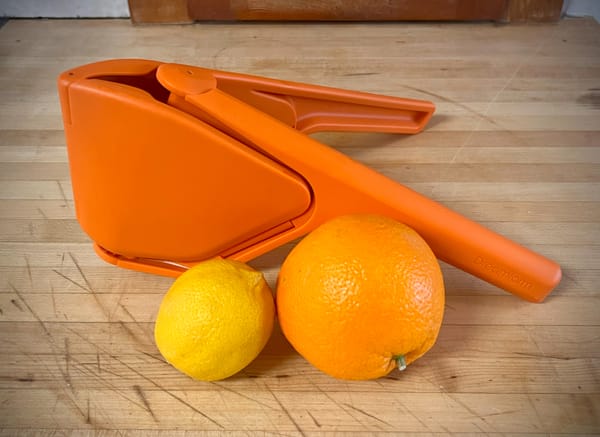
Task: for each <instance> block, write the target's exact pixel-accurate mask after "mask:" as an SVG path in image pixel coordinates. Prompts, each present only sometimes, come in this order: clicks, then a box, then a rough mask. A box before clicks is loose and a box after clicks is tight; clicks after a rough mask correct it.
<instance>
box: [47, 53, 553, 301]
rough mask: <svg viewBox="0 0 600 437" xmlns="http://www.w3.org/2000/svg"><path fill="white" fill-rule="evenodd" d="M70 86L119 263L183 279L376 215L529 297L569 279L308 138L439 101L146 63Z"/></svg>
mask: <svg viewBox="0 0 600 437" xmlns="http://www.w3.org/2000/svg"><path fill="white" fill-rule="evenodd" d="M58 87H59V92H60V99H61V105H62V110H63V119H64V126H65V132H66V138H67V145H68V153H69V161H70V166H71V177H72V182H73V191H74V198H75V206H76V212H77V217H78V219H79V221H80V223H81V226H82V228H83V229H84V230H85V231H86V232H87V233H88V234H89V235H90V237H91V238H92V239H93V240H94V242H95V247H96V250H97V252H98V254H99V255H100V256H101V257H102V258H104V259H105V260H107V261H109V262H111V263H114V264H117V265H120V266H124V267H128V268H133V269H136V270H142V271H147V272H152V273H159V274H167V275H178V274H180V273H181V272H182V271H183V270H184V269H185V268H187V267H189V266H191V265H193V264H194V263H196V262H199V261H201V260H204V259H207V258H210V257H213V256H217V255H219V256H223V257H231V258H234V259H238V260H241V261H247V260H250V259H252V258H254V257H256V256H258V255H260V254H263V253H265V252H267V251H269V250H271V249H273V248H275V247H277V246H280V245H281V244H283V243H285V242H288V241H290V240H293V239H295V238H297V237H299V236H301V235H303V234H306V233H307V232H309V231H310V230H312V229H313V228H315V227H317V226H318V225H319V224H321V223H322V222H324V221H325V220H327V219H329V218H332V217H334V216H337V215H341V214H347V213H358V212H369V213H380V214H385V215H388V216H391V217H394V218H396V219H397V220H399V221H401V222H404V223H406V224H407V225H409V226H411V227H413V228H414V229H416V230H417V231H418V232H419V233H420V234H421V235H422V236H423V238H425V240H426V241H427V242H428V243H429V245H430V246H431V247H432V249H433V251H434V252H435V254H436V255H437V256H438V257H439V258H440V259H441V260H443V261H446V262H448V263H450V264H452V265H454V266H457V267H459V268H460V269H463V270H465V271H467V272H470V273H472V274H474V275H476V276H478V277H480V278H482V279H484V280H486V281H489V282H491V283H493V284H495V285H497V286H499V287H501V288H504V289H506V290H507V291H509V292H512V293H514V294H516V295H518V296H520V297H522V298H524V299H527V300H530V301H536V302H539V301H542V300H543V299H544V297H545V296H546V295H547V294H548V293H549V292H550V291H551V290H552V289H553V288H554V287H555V286H556V285H557V284H558V282H559V280H560V276H561V271H560V267H559V266H558V265H557V264H556V263H554V262H553V261H550V260H549V259H547V258H544V257H543V256H541V255H538V254H536V253H534V252H532V251H530V250H528V249H526V248H524V247H522V246H520V245H518V244H516V243H514V242H512V241H509V240H507V239H506V238H504V237H502V236H500V235H498V234H495V233H493V232H491V231H490V230H488V229H486V228H484V227H482V226H480V225H478V224H476V223H474V222H472V221H470V220H468V219H467V218H465V217H463V216H461V215H459V214H457V213H455V212H453V211H451V210H449V209H447V208H445V207H443V206H442V205H440V204H438V203H436V202H434V201H432V200H430V199H428V198H426V197H424V196H421V195H420V194H418V193H416V192H415V191H412V190H411V189H409V188H407V187H405V186H403V185H400V184H398V183H396V182H394V181H393V180H391V179H388V178H386V177H384V176H382V175H381V174H379V173H377V172H375V171H373V170H371V169H369V168H367V167H365V166H364V165H361V164H360V163H357V162H355V161H353V160H351V159H350V158H348V157H346V156H345V155H343V154H341V153H339V152H337V151H335V150H334V149H331V148H329V147H327V146H325V145H323V144H321V143H319V142H318V141H315V140H314V139H312V138H311V137H309V136H308V135H306V133H307V132H315V131H320V130H349V131H384V132H398V133H417V132H419V131H421V130H422V129H423V128H424V126H425V124H426V123H427V121H428V120H429V118H430V117H431V115H432V114H433V111H434V106H433V104H432V103H430V102H425V101H419V100H410V99H402V98H394V97H387V96H380V95H373V94H367V93H359V92H352V91H346V90H341V89H335V88H327V87H321V86H315V85H308V84H301V83H292V82H285V81H280V80H274V79H267V78H262V77H255V76H248V75H242V74H236V73H229V72H224V71H216V70H210V69H205V68H197V67H191V66H186V65H178V64H168V63H161V62H155V61H146V60H112V61H105V62H99V63H95V64H89V65H85V66H82V67H78V68H75V69H72V70H69V71H66V72H64V73H63V74H61V75H60V77H59V80H58ZM341 238H344V237H341ZM346 238H352V236H351V235H348V236H347V237H346Z"/></svg>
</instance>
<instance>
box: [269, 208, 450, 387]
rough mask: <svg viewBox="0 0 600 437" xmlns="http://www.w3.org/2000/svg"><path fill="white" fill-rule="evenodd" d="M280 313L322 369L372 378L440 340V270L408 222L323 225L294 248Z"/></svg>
mask: <svg viewBox="0 0 600 437" xmlns="http://www.w3.org/2000/svg"><path fill="white" fill-rule="evenodd" d="M276 304H277V312H278V316H279V322H280V325H281V328H282V331H283V333H284V335H285V337H286V338H287V339H288V341H289V342H290V343H291V344H292V346H293V347H294V348H295V349H296V350H297V351H298V352H299V353H300V354H301V355H302V356H303V357H304V358H305V359H306V360H307V361H309V362H310V363H312V364H313V365H314V366H315V367H317V368H318V369H320V370H322V371H323V372H325V373H327V374H329V375H331V376H333V377H336V378H341V379H374V378H378V377H381V376H384V375H386V374H388V373H389V372H390V371H391V370H393V369H394V368H396V367H398V368H400V370H404V368H405V367H406V365H408V364H410V363H411V362H413V361H414V360H416V359H417V358H419V357H421V356H422V355H423V354H424V353H425V352H427V351H428V350H429V349H430V348H431V347H432V346H433V344H434V343H435V340H436V338H437V335H438V332H439V330H440V326H441V324H442V318H443V313H444V283H443V278H442V272H441V270H440V266H439V264H438V261H437V259H436V258H435V256H434V254H433V252H432V251H431V249H430V248H429V246H428V245H427V243H426V242H425V241H424V240H423V239H422V238H421V237H420V236H419V235H418V234H417V232H415V231H414V230H413V229H411V228H409V227H408V226H406V225H404V224H402V223H399V222H397V221H395V220H393V219H391V218H387V217H383V216H378V215H347V216H341V217H337V218H334V219H333V220H330V221H329V222H327V223H325V224H323V225H321V226H320V227H318V228H317V229H315V230H314V231H313V232H311V233H310V234H309V235H307V236H306V237H305V238H304V239H303V240H301V241H300V242H299V243H298V244H297V245H296V246H295V247H294V249H292V251H291V252H290V254H289V255H288V256H287V258H286V259H285V261H284V262H283V265H282V267H281V270H280V273H279V277H278V280H277V294H276Z"/></svg>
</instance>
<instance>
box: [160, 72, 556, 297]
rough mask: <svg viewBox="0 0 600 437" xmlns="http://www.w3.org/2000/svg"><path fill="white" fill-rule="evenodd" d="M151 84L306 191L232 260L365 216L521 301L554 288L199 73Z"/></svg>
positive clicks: (467, 230) (549, 276)
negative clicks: (272, 228)
mask: <svg viewBox="0 0 600 437" xmlns="http://www.w3.org/2000/svg"><path fill="white" fill-rule="evenodd" d="M157 77H158V79H159V81H161V83H162V84H163V85H164V86H165V87H166V88H168V89H169V90H170V91H171V93H172V96H171V98H170V99H169V102H170V103H171V104H172V105H174V106H176V107H181V108H182V109H184V110H185V111H186V112H190V113H192V114H194V115H197V116H200V117H206V116H208V118H209V119H212V120H216V121H218V123H219V124H220V125H225V126H227V127H228V130H231V131H233V132H236V135H237V137H238V138H241V139H242V140H243V141H244V142H246V143H249V144H254V145H257V146H258V147H260V148H261V149H262V150H264V151H265V152H268V154H269V155H270V156H272V157H273V158H274V159H275V160H277V161H278V162H281V163H284V164H285V165H286V166H288V167H289V168H292V169H294V170H295V171H296V172H298V173H299V174H300V175H302V177H304V178H305V179H306V181H307V183H308V184H309V185H310V189H311V190H312V192H313V202H312V204H311V207H310V208H309V210H308V211H306V212H305V213H304V214H302V215H300V216H299V217H297V218H295V219H294V220H293V223H294V228H293V229H291V230H289V231H287V232H284V233H282V234H278V235H275V236H273V237H271V238H269V239H266V240H264V241H261V242H258V243H256V244H253V245H252V246H250V247H245V248H243V249H241V250H240V251H239V252H238V253H234V254H231V256H232V257H234V258H237V259H240V260H248V259H251V258H253V257H255V256H258V255H260V254H262V253H265V252H267V251H269V250H271V249H273V248H275V247H277V246H279V245H281V244H283V243H284V242H287V241H290V240H292V239H294V238H296V237H299V236H301V235H303V234H305V233H307V232H308V231H310V230H311V229H313V228H315V227H316V226H318V225H319V224H320V223H322V222H323V221H325V220H327V219H329V218H332V217H334V216H337V215H340V214H345V213H357V212H370V213H381V214H386V215H389V216H391V217H394V218H396V219H397V220H399V221H401V222H404V223H406V224H407V225H409V226H411V227H413V228H414V229H415V230H417V232H419V233H420V234H421V235H422V236H423V238H424V239H425V240H426V241H427V242H428V244H429V245H430V246H431V248H432V250H433V251H434V253H435V254H436V256H438V257H439V258H440V259H441V260H443V261H446V262H448V263H449V264H452V265H454V266H456V267H458V268H460V269H462V270H465V271H467V272H469V273H472V274H474V275H475V276H478V277H480V278H482V279H484V280H486V281H488V282H490V283H492V284H495V285H497V286H499V287H501V288H503V289H505V290H507V291H509V292H511V293H514V294H515V295H517V296H520V297H521V298H523V299H526V300H529V301H533V302H540V301H542V300H543V299H544V298H545V297H546V296H547V295H548V293H550V291H551V290H552V289H553V288H554V287H555V286H556V285H557V284H558V282H559V281H560V278H561V270H560V266H559V265H558V264H556V263H555V262H553V261H551V260H549V259H547V258H545V257H543V256H542V255H539V254H537V253H535V252H532V251H531V250H529V249H527V248H525V247H523V246H520V245H518V244H517V243H515V242H512V241H510V240H508V239H506V238H504V237H502V236H500V235H498V234H496V233H494V232H492V231H490V230H489V229H487V228H485V227H483V226H481V225H479V224H477V223H475V222H473V221H471V220H469V219H467V218H465V217H463V216H461V215H459V214H457V213H456V212H453V211H451V210H449V209H447V208H446V207H444V206H442V205H440V204H439V203H436V202H435V201H433V200H430V199H428V198H426V197H424V196H422V195H420V194H418V193H416V192H415V191H413V190H411V189H409V188H407V187H405V186H402V185H400V184H398V183H396V182H394V181H393V180H391V179H388V178H386V177H385V176H383V175H381V174H379V173H377V172H375V171H373V170H371V169H369V168H368V167H365V166H363V165H362V164H360V163H357V162H356V161H353V160H351V159H350V158H348V157H346V156H345V155H343V154H341V153H339V152H337V151H335V150H333V149H331V148H329V147H327V146H325V145H323V144H321V143H319V142H317V141H315V140H313V139H311V138H310V137H308V136H306V135H303V134H302V133H300V132H298V131H297V130H295V129H293V128H291V127H290V126H288V125H287V124H285V123H282V122H281V121H279V120H276V119H275V118H273V117H271V116H269V115H268V114H266V113H264V112H262V111H259V110H257V109H255V108H253V107H252V106H249V105H247V104H245V103H243V102H241V101H240V100H238V99H236V98H235V97H232V96H231V95H229V94H228V93H225V92H223V91H221V90H220V89H218V88H217V79H215V77H214V75H211V74H210V73H208V72H207V71H206V70H203V69H198V70H195V69H186V70H185V72H184V71H183V70H182V69H181V68H180V67H179V66H174V65H168V64H165V65H162V66H161V67H159V69H158V71H157ZM191 107H193V108H196V109H195V111H193V110H192V108H191ZM348 238H352V237H351V236H348Z"/></svg>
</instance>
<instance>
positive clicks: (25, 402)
mask: <svg viewBox="0 0 600 437" xmlns="http://www.w3.org/2000/svg"><path fill="white" fill-rule="evenodd" d="M122 57H142V58H150V59H157V60H162V61H172V62H180V63H186V64H192V65H200V66H207V67H210V68H218V69H225V70H233V71H239V72H244V73H250V74H257V75H265V76H272V77H278V78H282V79H287V80H293V81H304V82H314V83H318V84H322V85H329V86H335V87H342V88H350V89H356V90H362V91H371V92H377V93H382V94H389V95H397V96H403V97H414V98H422V99H428V100H432V101H433V102H434V103H435V104H436V105H437V111H436V114H435V115H434V117H433V119H432V121H431V123H430V124H429V126H428V128H427V130H426V131H425V132H423V133H421V134H419V135H415V136H401V135H389V134H344V133H336V134H321V135H318V139H320V140H322V141H324V142H326V143H328V144H330V145H331V146H333V147H335V148H337V149H339V150H341V151H342V152H344V153H346V154H348V155H349V156H351V157H353V158H354V159H356V160H359V161H361V162H363V163H365V164H366V165H369V166H371V167H373V168H375V169H376V170H378V171H380V172H382V173H384V174H385V175H387V176H389V177H391V178H393V179H395V180H397V181H398V182H400V183H403V184H406V185H408V186H410V187H411V188H413V189H415V190H417V191H419V192H421V193H423V194H425V195H427V196H429V197H431V198H433V199H435V200H437V201H439V202H442V203H444V204H445V205H447V206H449V207H451V208H453V209H455V210H457V211H458V212H460V213H462V214H464V215H466V216H468V217H471V218H472V219H474V220H476V221H479V222H481V223H483V224H484V225H486V226H488V227H490V228H491V229H493V230H495V231H497V232H500V233H502V234H504V235H506V236H508V237H509V238H511V239H514V240H516V241H518V242H520V243H522V244H524V245H526V246H528V247H531V248H532V249H534V250H536V251H539V252H540V253H542V254H544V255H546V256H548V257H550V258H553V259H555V260H556V261H558V262H559V263H560V264H561V265H562V267H563V271H564V278H563V280H562V282H561V284H560V285H559V286H558V288H557V289H556V290H555V291H554V292H553V294H552V295H551V296H550V297H549V298H548V299H547V301H546V302H545V303H543V304H531V303H528V302H524V301H522V300H519V299H518V298H516V297H514V296H512V295H509V294H507V293H505V292H503V291H501V290H499V289H497V288H494V287H493V286H491V285H488V284H486V283H483V282H481V281H479V280H476V279H474V278H473V277H471V276H469V275H467V274H465V273H464V272H461V271H458V270H456V269H454V268H451V267H449V266H446V265H444V266H443V270H444V274H445V281H446V288H447V306H446V314H445V319H444V324H443V327H442V330H441V333H440V337H439V340H438V342H437V344H436V346H434V348H433V349H432V350H431V351H430V352H429V353H428V354H427V355H425V356H424V357H423V358H421V359H420V360H419V361H417V362H416V363H414V364H413V365H411V366H409V368H408V369H407V370H406V371H405V372H404V373H399V372H393V373H391V374H390V375H389V376H388V377H386V378H382V379H380V380H377V381H367V382H344V381H337V380H334V379H332V378H330V377H328V376H326V375H324V374H322V373H320V372H319V371H317V370H316V369H314V368H313V367H311V366H310V365H309V364H307V363H306V362H305V361H304V360H303V359H302V358H301V357H300V356H299V355H298V354H297V353H296V352H295V351H294V350H293V349H292V348H291V347H290V346H289V344H288V343H287V342H286V341H285V339H284V338H283V336H282V335H281V333H280V332H279V331H276V333H275V334H274V336H273V338H272V339H271V341H270V343H269V344H268V346H267V347H266V349H265V351H264V352H263V353H262V354H261V355H260V356H259V358H258V359H257V360H256V361H255V362H253V363H252V364H251V365H250V366H249V367H248V368H246V369H245V370H244V371H242V372H241V373H240V374H238V375H236V376H235V377H233V378H231V379H228V380H226V381H220V382H215V383H201V382H194V381H192V380H190V379H188V378H187V377H185V376H183V375H181V374H179V373H178V372H177V371H175V370H174V369H173V368H172V367H170V366H169V365H168V364H166V363H165V362H164V361H163V359H162V358H161V356H160V355H159V353H158V351H157V349H156V347H155V345H154V342H153V320H154V317H155V314H156V311H157V308H158V305H159V303H160V301H161V298H162V295H163V294H164V293H165V291H166V290H167V289H168V287H169V285H170V284H171V281H172V280H171V279H169V278H163V277H157V276H151V275H147V274H143V273H137V272H132V271H127V270H122V269H118V268H116V267H114V266H111V265H108V264H106V263H104V262H103V261H101V260H100V259H99V258H98V257H97V256H96V255H95V253H94V252H93V250H92V246H91V244H90V241H89V239H88V237H87V236H86V235H85V234H84V233H83V232H82V231H81V230H80V228H79V225H78V223H77V221H76V219H75V213H74V205H73V199H72V193H71V186H70V179H69V167H68V162H67V155H66V149H65V144H64V137H63V133H62V121H61V114H60V107H59V104H58V98H57V95H56V87H55V79H56V76H57V75H58V74H59V73H60V72H61V71H64V70H66V69H67V68H70V67H74V66H78V65H81V64H85V63H88V62H93V61H97V60H101V59H106V58H122ZM0 71H1V75H0V80H1V83H2V87H1V89H0V351H1V354H0V428H1V431H0V436H3V435H7V436H9V435H10V436H12V435H17V434H18V435H21V436H28V435H54V434H57V435H62V434H66V435H95V432H98V433H100V432H101V435H103V436H105V435H148V431H149V430H153V431H154V433H153V434H151V435H165V436H167V435H168V436H171V435H183V434H184V432H185V431H186V430H189V431H206V432H210V433H209V434H207V435H213V434H214V435H217V434H220V433H223V432H225V431H228V432H230V433H232V434H237V433H240V434H250V435H255V434H265V433H269V434H271V433H272V434H276V435H279V434H280V435H328V434H329V433H334V432H340V433H344V435H346V434H348V435H354V434H356V435H358V434H365V433H372V434H374V433H386V432H391V433H411V434H415V435H422V434H428V435H429V434H435V433H444V434H445V433H472V434H473V435H480V434H483V433H488V434H496V433H508V434H516V433H518V434H522V435H526V434H544V435H547V434H552V433H556V434H560V433H562V434H567V435H576V434H595V433H600V289H599V288H598V282H599V281H598V280H599V279H600V270H599V266H600V26H599V25H598V24H597V23H596V22H595V21H593V20H591V19H580V20H563V21H561V22H559V23H557V24H556V23H555V24H529V25H527V24H522V25H508V26H498V25H495V24H490V23H475V24H405V23H404V24H402V23H388V24H373V23H371V24H361V23H355V24H327V23H324V24H306V23H304V24H276V23H275V24H256V23H247V24H210V25H206V24H205V25H190V26H163V27H160V26H147V27H142V26H133V25H131V23H130V22H129V21H127V20H65V21H61V20H15V21H9V22H8V23H7V24H5V25H4V26H3V27H2V28H1V29H0ZM290 247H291V246H290V245H288V246H286V247H283V248H281V249H279V250H276V251H274V252H272V253H269V254H267V255H265V256H263V257H261V258H259V259H256V260H254V261H253V262H252V265H253V266H255V267H256V268H259V269H261V270H262V271H263V272H264V273H265V275H266V277H267V279H268V280H269V282H270V283H271V284H272V285H273V284H274V282H275V278H276V275H277V271H278V268H279V265H280V263H281V261H282V259H283V258H284V257H285V254H286V253H287V251H289V249H290Z"/></svg>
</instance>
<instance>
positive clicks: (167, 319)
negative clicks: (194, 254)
mask: <svg viewBox="0 0 600 437" xmlns="http://www.w3.org/2000/svg"><path fill="white" fill-rule="evenodd" d="M274 319H275V305H274V303H273V294H272V293H271V290H270V289H269V286H268V285H267V283H266V281H265V279H264V277H263V275H262V273H260V272H258V271H256V270H254V269H252V268H251V267H249V266H247V265H246V264H244V263H241V262H238V261H233V260H226V259H221V258H215V259H211V260H208V261H204V262H201V263H199V264H197V265H195V266H194V267H192V268H191V269H189V270H187V271H186V272H184V273H183V274H182V275H181V276H179V278H177V279H176V280H175V282H174V283H173V285H172V286H171V288H170V289H169V291H168V292H167V294H166V295H165V297H164V298H163V301H162V302H161V305H160V308H159V311H158V315H157V318H156V323H155V326H154V338H155V341H156V345H157V346H158V349H159V350H160V353H161V354H162V355H163V357H164V358H165V359H166V360H167V361H168V362H169V363H170V364H171V365H173V366H174V367H175V368H176V369H178V370H179V371H181V372H183V373H185V374H186V375H188V376H190V377H192V378H194V379H198V380H202V381H215V380H219V379H224V378H227V377H229V376H231V375H233V374H235V373H237V372H239V371H240V370H242V369H243V368H244V367H246V366H247V365H248V364H250V362H251V361H252V360H254V358H256V356H258V354H259V353H260V351H261V350H262V349H263V347H264V346H265V344H266V343H267V340H268V339H269V337H270V336H271V332H272V330H273V322H274Z"/></svg>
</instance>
